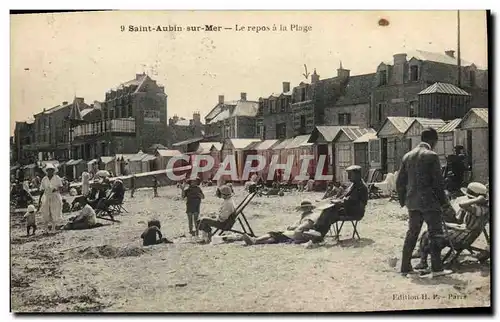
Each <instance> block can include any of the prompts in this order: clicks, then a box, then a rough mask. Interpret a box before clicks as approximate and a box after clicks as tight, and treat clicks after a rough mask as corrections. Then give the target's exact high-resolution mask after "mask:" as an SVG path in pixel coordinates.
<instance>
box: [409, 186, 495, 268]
mask: <svg viewBox="0 0 500 322" xmlns="http://www.w3.org/2000/svg"><path fill="white" fill-rule="evenodd" d="M461 190H462V192H463V193H464V194H465V195H466V196H467V197H468V200H467V201H464V202H461V203H460V204H459V207H460V210H459V211H458V213H457V214H456V218H455V220H453V222H450V221H452V220H445V223H446V228H447V229H446V232H447V236H445V238H442V239H441V240H440V244H439V247H440V249H443V248H445V247H448V246H450V243H451V244H453V242H456V243H458V242H460V241H461V240H464V238H466V237H467V235H468V234H469V232H470V231H476V232H477V233H479V234H480V233H481V232H482V230H483V228H484V227H485V225H486V223H488V222H489V220H490V218H489V214H490V209H489V203H488V199H487V193H488V189H487V188H486V186H484V185H483V184H481V183H478V182H471V183H470V184H469V185H468V186H467V189H465V188H462V189H461ZM448 217H451V216H449V215H448ZM430 251H431V250H430V240H429V234H428V232H427V231H425V232H424V233H423V234H422V238H421V239H420V245H419V253H420V263H419V264H418V265H417V266H415V269H419V270H425V269H428V264H427V258H428V257H429V254H430ZM489 256H490V253H489V250H487V251H485V252H483V253H482V254H481V255H480V256H479V257H478V260H479V261H484V260H486V259H488V258H489Z"/></svg>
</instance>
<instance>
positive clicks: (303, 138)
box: [286, 134, 312, 149]
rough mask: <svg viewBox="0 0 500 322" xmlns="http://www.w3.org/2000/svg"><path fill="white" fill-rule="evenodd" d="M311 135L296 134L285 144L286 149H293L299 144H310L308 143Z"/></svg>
mask: <svg viewBox="0 0 500 322" xmlns="http://www.w3.org/2000/svg"><path fill="white" fill-rule="evenodd" d="M310 137H311V135H310V134H306V135H298V136H296V137H294V138H293V140H292V142H290V144H288V145H287V146H286V148H287V149H295V148H298V147H301V146H307V145H312V143H309V142H308V141H309V138H310Z"/></svg>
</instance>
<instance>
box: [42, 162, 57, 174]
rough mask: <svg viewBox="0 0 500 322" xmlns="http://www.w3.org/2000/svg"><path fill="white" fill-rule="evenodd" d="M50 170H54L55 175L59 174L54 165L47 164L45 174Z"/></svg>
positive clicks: (44, 169)
mask: <svg viewBox="0 0 500 322" xmlns="http://www.w3.org/2000/svg"><path fill="white" fill-rule="evenodd" d="M49 169H53V170H54V173H56V172H57V168H56V167H55V166H54V165H53V164H52V163H47V165H46V166H45V168H43V172H45V173H47V170H49Z"/></svg>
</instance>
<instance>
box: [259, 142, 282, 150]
mask: <svg viewBox="0 0 500 322" xmlns="http://www.w3.org/2000/svg"><path fill="white" fill-rule="evenodd" d="M277 144H279V140H265V141H262V142H259V143H258V144H257V145H256V146H255V150H257V151H264V150H269V149H271V148H272V147H273V146H275V145H277Z"/></svg>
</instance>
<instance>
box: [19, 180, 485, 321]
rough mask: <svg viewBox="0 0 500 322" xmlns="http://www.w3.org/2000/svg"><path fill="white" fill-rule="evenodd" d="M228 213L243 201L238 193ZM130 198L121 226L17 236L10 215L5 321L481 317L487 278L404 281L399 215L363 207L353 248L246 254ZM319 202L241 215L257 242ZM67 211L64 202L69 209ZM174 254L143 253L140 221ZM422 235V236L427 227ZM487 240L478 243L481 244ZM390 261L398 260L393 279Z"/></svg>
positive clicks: (380, 206)
mask: <svg viewBox="0 0 500 322" xmlns="http://www.w3.org/2000/svg"><path fill="white" fill-rule="evenodd" d="M203 190H204V192H205V195H206V199H205V200H204V201H203V203H202V212H205V213H206V212H211V211H216V210H217V209H218V207H219V204H220V199H217V198H215V187H206V188H203ZM235 190H236V195H235V202H236V203H238V202H239V201H241V200H242V199H243V197H244V196H245V194H246V192H245V191H243V188H241V187H236V188H235ZM158 191H159V195H160V197H159V198H153V191H152V190H150V189H145V190H139V191H137V192H136V193H135V198H133V199H130V198H129V193H128V192H127V195H126V201H125V208H126V209H127V210H128V211H129V213H125V214H123V215H120V216H117V219H119V220H121V223H111V222H107V221H103V220H100V222H103V223H105V224H109V225H107V226H103V227H100V228H95V229H91V230H83V231H62V232H58V233H56V234H54V235H49V236H46V235H45V236H44V235H42V229H41V228H42V226H43V224H42V222H41V218H40V217H38V218H37V219H38V226H39V231H38V232H37V236H35V237H29V238H26V237H25V233H26V232H25V228H24V224H23V223H21V218H22V214H18V215H12V216H11V285H12V288H11V307H12V311H14V312H89V311H93V312H96V311H98V312H101V311H103V312H297V311H300V312H308V311H313V312H342V311H387V310H408V309H430V308H457V307H486V306H490V268H489V265H488V264H487V265H479V264H476V263H474V262H472V261H470V260H467V257H463V258H462V259H461V260H463V261H465V262H464V263H463V264H462V265H461V266H460V269H459V270H458V271H457V272H456V273H454V274H453V275H450V276H447V277H441V278H437V279H431V278H429V277H402V276H400V275H399V274H397V271H396V269H398V268H399V265H400V261H399V259H400V257H401V249H402V245H403V240H404V236H405V233H406V228H407V221H406V218H407V215H406V214H405V213H406V210H405V209H403V208H401V207H400V206H399V205H398V203H397V202H389V201H388V199H378V200H370V201H369V203H368V207H367V212H366V215H365V218H364V219H363V220H362V222H360V224H359V225H358V230H359V233H360V235H361V240H359V241H352V240H349V238H350V237H351V234H352V227H351V226H350V224H349V223H346V225H345V227H344V228H343V232H342V236H341V238H342V239H346V240H345V241H341V242H337V241H334V239H333V238H332V237H328V238H327V239H326V242H325V243H324V245H320V246H316V247H314V248H311V249H308V248H306V247H304V245H287V244H282V245H259V246H251V247H247V246H243V242H234V243H230V244H219V245H200V244H196V243H194V242H193V241H192V240H190V238H188V237H186V236H184V237H182V236H183V235H188V234H187V218H186V214H185V213H184V211H185V204H184V202H183V201H182V200H181V199H180V190H179V189H176V188H175V187H162V188H159V190H158ZM321 196H322V193H298V192H291V193H287V194H286V195H285V196H284V197H255V198H254V200H253V201H252V202H251V203H250V204H249V205H248V207H247V208H246V209H245V211H244V213H245V215H246V216H247V218H248V220H249V222H250V224H251V225H252V228H253V229H254V231H255V233H256V234H257V235H261V234H264V233H266V232H268V231H276V230H283V229H284V228H285V227H286V226H288V225H290V224H292V223H293V222H295V221H296V220H297V219H298V216H299V214H298V213H297V212H296V211H295V207H296V206H297V205H298V204H299V203H300V201H301V200H302V199H308V200H311V201H313V202H314V201H315V200H316V199H319V198H321ZM68 199H69V201H70V202H71V198H68ZM152 218H157V219H159V220H160V221H161V223H162V228H161V230H162V232H163V234H164V236H165V237H167V238H169V239H171V240H173V241H174V244H162V245H155V246H150V247H142V241H141V239H140V238H139V236H140V234H141V233H142V232H143V230H144V229H145V228H146V223H147V221H148V220H149V219H152ZM424 227H425V225H424ZM485 243H486V242H485V240H484V237H482V236H481V238H480V239H479V240H478V241H477V246H478V247H483V248H484V245H485ZM392 258H398V261H397V263H396V268H393V267H391V265H390V262H391V259H392Z"/></svg>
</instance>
